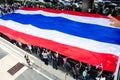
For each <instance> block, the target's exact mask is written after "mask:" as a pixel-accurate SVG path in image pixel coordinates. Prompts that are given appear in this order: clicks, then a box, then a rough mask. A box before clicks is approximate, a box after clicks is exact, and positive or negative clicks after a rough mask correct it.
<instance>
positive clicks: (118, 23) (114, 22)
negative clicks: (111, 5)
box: [108, 15, 120, 27]
mask: <svg viewBox="0 0 120 80" xmlns="http://www.w3.org/2000/svg"><path fill="white" fill-rule="evenodd" d="M108 18H110V21H111V24H110V25H111V26H115V27H120V20H118V19H116V18H114V17H113V16H111V15H108Z"/></svg>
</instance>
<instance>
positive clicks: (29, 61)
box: [24, 55, 32, 68]
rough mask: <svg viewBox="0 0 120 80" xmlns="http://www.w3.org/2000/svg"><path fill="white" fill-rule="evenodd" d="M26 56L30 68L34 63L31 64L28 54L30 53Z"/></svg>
mask: <svg viewBox="0 0 120 80" xmlns="http://www.w3.org/2000/svg"><path fill="white" fill-rule="evenodd" d="M24 58H25V60H26V62H27V64H28V66H29V67H30V68H32V65H31V62H30V59H29V56H28V55H25V56H24Z"/></svg>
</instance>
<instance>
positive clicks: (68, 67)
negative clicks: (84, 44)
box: [63, 57, 72, 75]
mask: <svg viewBox="0 0 120 80" xmlns="http://www.w3.org/2000/svg"><path fill="white" fill-rule="evenodd" d="M67 59H68V58H67V57H66V58H63V60H64V64H63V67H64V68H65V72H66V73H65V75H68V73H70V70H71V68H72V67H71V65H70V63H69V62H68V61H67Z"/></svg>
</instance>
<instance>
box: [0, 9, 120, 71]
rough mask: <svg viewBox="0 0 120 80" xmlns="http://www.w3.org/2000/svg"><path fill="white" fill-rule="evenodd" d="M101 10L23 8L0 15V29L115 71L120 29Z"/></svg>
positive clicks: (38, 44) (29, 42)
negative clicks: (95, 12) (99, 12)
mask: <svg viewBox="0 0 120 80" xmlns="http://www.w3.org/2000/svg"><path fill="white" fill-rule="evenodd" d="M109 24H110V21H109V19H108V18H107V17H105V16H102V15H98V14H89V13H80V12H73V11H61V10H52V9H45V8H22V9H20V10H17V11H15V12H14V13H11V14H8V15H4V16H2V17H0V32H1V33H4V34H6V35H7V36H9V37H10V38H12V39H15V40H17V41H19V42H22V43H26V44H31V45H35V46H40V47H45V48H48V49H50V50H53V51H57V52H58V53H60V54H62V55H64V56H67V57H70V58H72V59H75V60H77V61H80V62H84V63H88V64H91V65H93V66H97V65H98V64H100V63H102V65H103V70H107V71H111V72H114V71H115V69H116V62H117V60H118V55H119V52H120V29H119V28H115V27H113V26H110V25H109Z"/></svg>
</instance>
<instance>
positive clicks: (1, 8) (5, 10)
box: [0, 2, 21, 16]
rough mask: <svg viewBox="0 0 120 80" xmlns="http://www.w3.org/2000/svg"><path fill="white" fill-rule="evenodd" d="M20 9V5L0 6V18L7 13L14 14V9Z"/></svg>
mask: <svg viewBox="0 0 120 80" xmlns="http://www.w3.org/2000/svg"><path fill="white" fill-rule="evenodd" d="M19 8H21V4H20V3H18V2H17V3H13V4H11V5H10V4H2V3H1V4H0V16H2V15H5V14H8V13H12V12H14V11H15V10H16V9H19Z"/></svg>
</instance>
